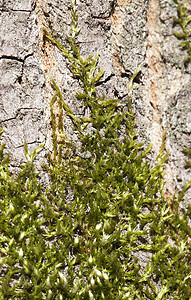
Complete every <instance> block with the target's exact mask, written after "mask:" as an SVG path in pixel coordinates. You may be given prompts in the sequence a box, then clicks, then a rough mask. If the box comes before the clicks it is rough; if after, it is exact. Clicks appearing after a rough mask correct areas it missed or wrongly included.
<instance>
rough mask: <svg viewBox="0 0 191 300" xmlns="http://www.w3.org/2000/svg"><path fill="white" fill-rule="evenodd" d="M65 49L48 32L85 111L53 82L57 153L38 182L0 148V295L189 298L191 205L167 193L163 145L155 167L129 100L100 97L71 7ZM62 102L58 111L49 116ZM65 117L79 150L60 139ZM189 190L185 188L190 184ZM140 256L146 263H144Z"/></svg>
mask: <svg viewBox="0 0 191 300" xmlns="http://www.w3.org/2000/svg"><path fill="white" fill-rule="evenodd" d="M72 21H73V26H72V28H71V36H70V37H68V42H69V46H70V47H69V49H67V48H65V47H64V46H63V45H61V44H60V43H59V42H58V41H57V40H56V39H55V38H53V37H52V36H50V35H49V34H48V33H47V32H46V31H45V34H46V37H47V38H49V39H50V40H51V41H52V42H53V43H54V44H55V45H56V46H57V47H58V48H59V49H60V50H61V51H62V52H63V54H64V56H65V58H66V59H67V60H68V61H69V63H70V70H71V72H72V74H73V75H74V76H75V78H76V80H78V81H79V83H80V87H81V90H80V91H79V92H77V93H76V100H78V101H81V102H82V103H83V105H84V109H88V111H89V116H88V117H87V118H85V117H81V118H79V117H77V116H76V115H75V113H74V112H72V110H71V109H70V108H69V107H68V105H67V104H66V103H65V102H64V99H63V97H62V94H61V91H60V89H59V87H58V86H57V85H56V83H55V82H54V81H53V86H54V88H55V95H54V96H53V98H52V101H51V119H52V132H53V143H54V147H53V155H52V156H50V157H49V159H48V162H47V165H46V166H44V170H45V171H46V172H47V173H48V174H49V180H50V184H49V187H48V188H46V189H45V187H42V186H41V185H40V180H39V174H38V173H37V172H35V168H34V159H35V157H36V155H37V153H38V152H39V151H40V150H41V148H38V149H36V150H35V151H34V152H33V153H32V154H31V155H30V154H29V153H28V149H27V147H26V145H25V153H26V157H27V163H26V164H23V165H22V166H21V171H20V173H19V174H18V175H17V176H16V177H13V176H12V174H11V173H10V171H9V159H8V157H7V156H5V155H4V154H3V146H2V148H1V152H0V211H1V213H0V226H1V227H0V229H1V236H0V253H1V258H0V269H1V274H0V276H1V283H0V285H1V289H0V296H1V299H99V300H100V299H107V300H108V299H111V300H113V299H157V300H159V299H183V300H186V299H189V298H190V297H191V271H190V270H191V254H190V253H191V251H190V250H191V249H190V248H191V245H190V237H191V228H190V226H189V217H190V213H191V209H190V207H188V209H187V211H184V213H183V212H181V210H180V202H181V199H182V197H183V194H184V193H182V194H181V197H179V199H177V200H176V199H165V197H164V195H163V165H164V162H165V159H166V155H165V154H164V141H163V145H162V148H161V151H160V153H159V155H158V157H157V160H156V165H155V166H154V167H151V166H150V164H149V162H148V160H147V154H148V153H149V151H150V149H151V146H149V147H148V148H147V149H146V150H144V147H143V146H144V145H142V144H140V143H139V142H138V141H137V134H136V132H135V129H134V127H135V120H134V114H133V112H132V109H131V103H130V102H131V101H130V99H129V103H127V106H126V107H124V106H122V105H121V104H120V103H119V101H118V100H105V99H104V97H102V98H100V97H98V96H97V91H96V82H98V81H99V79H100V77H101V76H102V74H103V72H97V62H98V57H97V56H96V57H95V58H93V57H89V58H87V59H83V58H82V57H81V55H80V48H79V47H78V46H77V44H76V36H77V35H78V34H79V29H78V23H77V14H76V9H75V3H74V2H73V5H72ZM56 103H57V104H58V107H59V113H57V114H56V113H55V112H54V109H53V107H54V105H55V104H56ZM63 113H65V114H66V115H67V116H68V117H69V118H70V119H71V120H72V122H73V126H74V129H75V130H76V131H77V132H78V137H79V142H80V143H79V144H80V146H79V148H77V147H76V146H75V145H73V144H72V142H71V141H68V140H67V139H66V138H65V134H64V131H63V124H62V115H63ZM186 188H187V187H185V189H186ZM144 257H145V259H144Z"/></svg>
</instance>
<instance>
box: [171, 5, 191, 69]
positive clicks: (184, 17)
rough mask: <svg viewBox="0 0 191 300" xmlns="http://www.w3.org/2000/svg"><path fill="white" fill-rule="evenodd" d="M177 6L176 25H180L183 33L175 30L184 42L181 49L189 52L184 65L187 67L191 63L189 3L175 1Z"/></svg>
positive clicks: (176, 34) (181, 43)
mask: <svg viewBox="0 0 191 300" xmlns="http://www.w3.org/2000/svg"><path fill="white" fill-rule="evenodd" d="M174 2H175V3H176V4H177V15H178V16H177V18H174V25H178V26H179V27H180V29H181V31H176V30H173V33H174V35H175V36H176V37H177V38H178V39H179V40H182V41H181V42H180V44H179V45H180V47H181V48H182V49H183V50H186V51H187V55H188V56H187V57H185V59H184V63H185V65H186V66H187V65H188V64H189V63H190V62H191V26H190V22H191V15H189V13H188V9H187V6H188V3H183V2H182V0H174Z"/></svg>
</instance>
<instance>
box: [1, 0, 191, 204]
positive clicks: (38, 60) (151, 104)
mask: <svg viewBox="0 0 191 300" xmlns="http://www.w3.org/2000/svg"><path fill="white" fill-rule="evenodd" d="M188 9H190V8H188ZM78 14H79V25H80V27H81V32H80V34H79V38H78V43H79V45H80V47H81V49H82V54H83V55H84V57H88V56H89V55H92V54H93V55H94V54H95V53H98V54H99V66H100V68H101V69H104V70H105V74H104V77H103V78H102V79H101V82H102V84H101V85H99V86H98V91H99V93H100V95H106V98H116V97H118V98H119V99H120V101H121V102H122V103H125V102H126V101H127V99H128V85H129V81H130V78H131V76H132V75H133V73H134V72H135V71H136V69H137V68H138V66H139V65H140V64H141V63H143V66H142V68H141V71H140V72H139V74H138V76H137V77H136V78H135V82H134V91H133V108H134V110H135V112H136V118H137V126H138V131H139V138H140V140H141V141H143V142H144V143H145V144H146V145H148V144H149V143H150V142H152V143H153V150H152V153H151V157H150V159H151V160H152V161H154V159H155V157H156V155H157V153H158V152H159V149H160V146H161V141H162V136H163V133H164V131H165V130H167V141H166V150H167V151H168V153H169V159H168V162H167V164H166V172H165V173H166V175H165V181H166V195H167V196H172V195H173V194H174V193H177V191H178V190H179V189H180V188H181V187H182V186H183V185H184V184H185V183H186V182H187V181H188V179H190V178H189V177H190V173H189V170H188V169H186V168H185V155H184V154H183V152H182V147H186V148H189V149H190V147H191V141H190V134H191V77H190V75H191V64H190V65H189V66H188V67H187V68H185V66H184V63H183V62H184V56H185V55H186V51H183V50H181V49H180V47H179V42H180V41H179V40H178V39H177V38H176V37H175V36H174V34H173V32H172V29H173V18H174V17H176V16H177V10H176V5H175V3H174V1H173V0H168V1H167V0H150V1H149V0H79V1H78ZM0 19H1V21H0V22H1V28H0V30H1V32H0V39H1V40H0V41H1V48H0V66H1V67H0V68H1V79H0V85H1V87H0V126H1V127H3V129H4V132H3V141H4V142H5V143H6V149H7V151H8V152H10V153H11V164H12V166H13V170H14V167H17V166H18V165H19V163H20V162H22V161H23V160H24V159H25V158H24V150H23V144H24V140H26V142H27V144H28V145H29V150H32V149H34V148H35V147H37V146H38V145H39V144H41V143H45V147H44V150H43V152H42V153H41V157H40V159H41V160H43V157H44V156H45V153H46V152H47V151H50V149H51V147H52V146H51V145H52V141H51V128H50V113H49V102H50V98H51V95H53V93H54V91H53V88H52V86H51V77H53V78H54V79H55V81H56V83H57V84H58V85H59V87H60V88H61V90H62V92H63V96H64V99H65V101H67V103H68V104H69V105H70V106H71V107H72V109H74V110H75V111H76V112H77V113H79V114H80V113H82V108H81V107H80V105H79V104H78V103H77V102H76V101H77V100H76V99H75V91H76V90H77V89H78V84H77V82H76V81H75V80H74V79H73V78H72V77H71V74H70V72H69V70H68V69H67V65H66V62H65V59H64V58H63V56H62V54H61V53H60V52H59V50H58V49H57V48H56V47H55V46H54V45H52V44H51V43H50V42H49V41H48V40H45V39H43V31H42V30H43V28H46V29H47V31H48V32H50V33H51V34H52V35H54V36H56V37H57V39H58V40H59V41H61V42H62V43H63V44H64V45H67V44H66V35H67V34H69V31H70V25H71V17H70V1H69V0H37V1H35V0H17V1H15V0H0ZM65 125H66V130H67V132H68V135H69V136H70V137H71V138H72V139H74V138H75V134H74V133H73V132H72V131H71V126H70V121H69V120H68V119H67V118H66V120H65ZM187 200H188V201H189V200H191V196H189V195H188V196H187Z"/></svg>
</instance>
